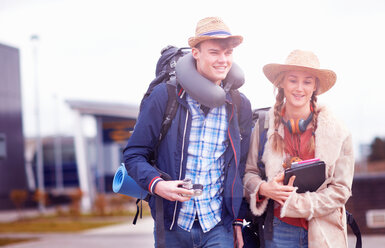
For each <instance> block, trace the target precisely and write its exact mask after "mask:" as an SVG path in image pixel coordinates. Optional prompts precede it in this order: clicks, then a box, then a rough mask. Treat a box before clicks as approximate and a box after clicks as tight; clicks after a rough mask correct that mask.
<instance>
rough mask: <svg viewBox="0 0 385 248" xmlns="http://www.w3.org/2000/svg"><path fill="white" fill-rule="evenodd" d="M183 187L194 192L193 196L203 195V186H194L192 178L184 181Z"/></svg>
mask: <svg viewBox="0 0 385 248" xmlns="http://www.w3.org/2000/svg"><path fill="white" fill-rule="evenodd" d="M181 187H182V188H184V189H188V190H193V192H194V195H193V196H200V195H202V193H203V185H202V184H199V183H194V184H193V183H192V180H191V179H190V178H185V179H183V184H182V185H181ZM182 195H183V194H182ZM183 196H187V195H183Z"/></svg>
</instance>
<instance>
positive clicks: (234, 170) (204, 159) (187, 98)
mask: <svg viewBox="0 0 385 248" xmlns="http://www.w3.org/2000/svg"><path fill="white" fill-rule="evenodd" d="M242 40H243V38H242V36H236V35H232V34H231V33H230V30H229V28H228V27H227V26H226V25H225V23H224V22H223V21H222V20H221V19H220V18H217V17H208V18H205V19H202V20H200V21H199V22H198V24H197V27H196V34H195V36H194V37H191V38H190V39H189V45H190V47H191V48H192V56H193V58H194V59H195V65H196V69H195V68H194V70H196V71H195V73H199V74H201V75H202V76H203V77H204V78H206V79H208V82H207V84H206V85H208V86H210V85H209V84H211V83H213V84H216V85H219V86H224V84H225V83H224V79H225V78H226V76H227V74H228V73H229V71H230V69H231V67H232V64H233V55H232V54H233V49H234V48H235V47H236V46H238V45H239V44H240V43H241V42H242ZM177 76H178V74H177ZM177 80H179V81H180V80H181V79H180V78H179V79H178V78H177ZM206 81H207V80H206ZM180 83H181V82H180ZM192 83H194V82H192ZM181 84H182V83H181ZM177 87H178V90H177V92H183V89H182V88H181V86H180V85H178V86H177ZM209 88H210V87H207V89H205V88H202V89H201V90H202V91H204V90H209ZM177 92H175V94H176V93H177ZM232 92H234V91H232ZM236 92H237V99H238V100H239V101H238V100H237V101H235V100H234V99H233V96H234V94H230V92H226V101H224V103H223V104H222V105H221V104H218V105H220V106H218V107H213V108H209V107H207V106H204V105H203V104H201V103H200V102H199V99H194V98H193V97H192V96H191V95H189V94H188V92H187V91H186V92H184V93H183V94H178V96H177V101H178V110H177V113H176V116H175V117H174V119H173V121H172V124H171V126H170V128H169V130H168V133H167V135H165V136H164V139H163V140H162V141H161V142H160V144H159V146H157V147H155V146H156V145H155V142H156V140H157V138H158V136H159V129H160V126H161V123H162V119H163V113H164V110H165V108H166V104H167V99H168V93H167V88H166V84H160V85H158V86H157V87H155V88H154V90H153V92H152V93H151V95H150V96H149V97H148V99H147V100H146V101H145V103H144V104H143V106H142V109H141V112H140V115H139V117H138V122H137V124H136V127H135V130H134V132H133V134H132V136H131V138H130V139H129V141H128V144H127V146H126V148H125V150H124V160H125V165H126V168H127V171H128V172H129V173H130V175H131V176H132V177H133V178H134V179H136V180H137V181H138V183H139V184H142V187H146V188H147V189H149V191H150V194H152V197H150V200H149V204H150V207H151V210H152V214H153V216H154V215H155V214H156V213H158V212H157V211H154V210H155V208H156V204H155V200H154V198H155V197H153V196H156V195H157V196H160V197H162V198H163V199H164V200H163V215H164V234H165V235H164V236H165V246H166V247H178V248H179V247H185V248H187V247H221V248H223V247H234V245H237V246H238V247H242V246H243V240H242V234H241V226H240V225H239V224H241V223H242V222H241V219H243V218H242V217H243V215H242V214H243V213H241V212H242V211H240V209H241V205H242V203H245V202H243V193H242V192H243V188H242V176H243V174H244V168H245V161H246V155H247V151H248V147H249V140H250V133H251V106H250V102H249V100H248V99H247V98H246V97H245V96H244V95H243V94H241V93H239V92H238V91H236ZM234 98H235V96H234ZM235 102H237V104H235ZM236 105H237V106H236ZM240 130H243V131H242V133H241V131H240ZM154 149H157V152H156V154H157V157H156V158H155V159H156V161H157V167H158V168H159V169H160V170H161V171H163V172H166V173H167V174H168V175H169V176H170V177H171V180H168V181H165V180H163V179H162V178H161V177H160V175H159V173H158V172H157V171H156V170H155V169H154V168H153V167H152V166H151V165H150V164H149V163H148V162H147V159H148V157H149V156H150V153H151V152H152V151H153V150H154ZM183 179H191V181H192V183H193V184H201V185H202V186H203V190H202V194H201V195H199V196H197V195H195V196H193V194H192V192H191V191H189V190H186V189H184V188H182V187H180V186H181V185H182V184H183V181H182V180H183ZM158 199H159V198H158ZM154 218H155V216H154ZM237 220H238V221H237ZM158 231H159V230H156V231H155V232H154V233H155V236H157V235H158ZM162 231H163V230H162ZM159 236H160V235H158V237H155V238H156V243H155V245H156V246H158V245H159V243H162V244H163V240H162V242H161V241H158V240H159V239H158V238H159ZM234 237H235V239H234ZM157 242H158V243H157Z"/></svg>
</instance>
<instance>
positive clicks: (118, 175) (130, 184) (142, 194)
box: [112, 163, 148, 199]
mask: <svg viewBox="0 0 385 248" xmlns="http://www.w3.org/2000/svg"><path fill="white" fill-rule="evenodd" d="M112 190H113V191H114V192H115V193H119V194H123V195H128V196H131V197H134V198H138V199H144V198H146V196H147V194H148V192H147V191H146V190H144V189H142V188H141V187H140V186H139V185H138V184H137V183H136V182H135V180H134V179H132V177H130V176H129V175H128V174H127V170H126V167H125V166H124V164H123V163H122V164H121V166H119V168H118V169H117V170H116V172H115V175H114V180H113V181H112Z"/></svg>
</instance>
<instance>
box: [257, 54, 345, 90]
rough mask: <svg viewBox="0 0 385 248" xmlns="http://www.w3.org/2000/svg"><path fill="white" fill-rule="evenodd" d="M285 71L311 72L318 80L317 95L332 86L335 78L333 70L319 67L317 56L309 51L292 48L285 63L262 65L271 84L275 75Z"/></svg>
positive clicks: (275, 77)
mask: <svg viewBox="0 0 385 248" xmlns="http://www.w3.org/2000/svg"><path fill="white" fill-rule="evenodd" d="M285 71H305V72H308V73H310V74H313V75H314V76H315V77H317V78H318V79H319V81H320V85H319V87H318V91H317V94H318V95H320V94H322V93H324V92H326V91H328V90H329V89H330V88H331V87H333V85H334V84H335V82H336V79H337V76H336V74H335V73H334V72H333V71H331V70H327V69H320V63H319V60H318V58H317V56H316V55H315V54H314V53H312V52H310V51H302V50H294V51H292V52H291V53H290V54H289V56H288V57H287V59H286V62H285V64H267V65H265V66H264V67H263V72H264V73H265V75H266V77H267V78H268V79H269V80H270V82H272V83H273V84H274V81H275V80H276V79H277V76H278V75H279V74H280V73H281V72H285ZM275 86H277V87H278V85H275Z"/></svg>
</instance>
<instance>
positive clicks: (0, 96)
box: [0, 44, 27, 209]
mask: <svg viewBox="0 0 385 248" xmlns="http://www.w3.org/2000/svg"><path fill="white" fill-rule="evenodd" d="M13 189H23V190H25V189H27V181H26V173H25V167H24V138H23V127H22V104H21V89H20V61H19V50H18V49H17V48H14V47H10V46H6V45H2V44H0V209H7V208H11V207H13V204H12V202H11V201H10V198H9V195H10V192H11V191H12V190H13Z"/></svg>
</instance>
